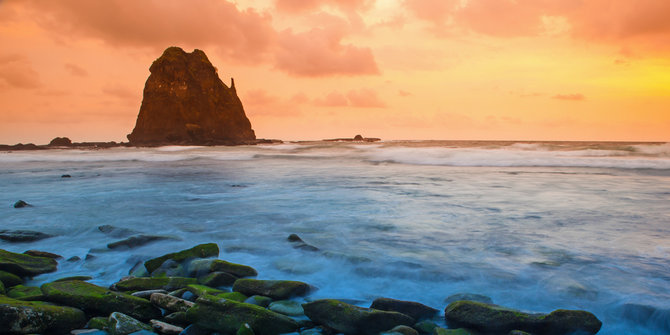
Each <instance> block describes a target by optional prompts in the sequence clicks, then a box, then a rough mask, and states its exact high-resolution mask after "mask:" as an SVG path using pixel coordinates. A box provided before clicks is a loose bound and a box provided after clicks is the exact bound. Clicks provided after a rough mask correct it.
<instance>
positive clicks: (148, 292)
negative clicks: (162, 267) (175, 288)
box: [130, 289, 168, 299]
mask: <svg viewBox="0 0 670 335" xmlns="http://www.w3.org/2000/svg"><path fill="white" fill-rule="evenodd" d="M154 293H161V294H168V291H166V290H160V289H159V290H146V291H137V292H133V293H131V294H130V295H132V296H133V297H138V298H143V299H149V298H151V295H152V294H154Z"/></svg>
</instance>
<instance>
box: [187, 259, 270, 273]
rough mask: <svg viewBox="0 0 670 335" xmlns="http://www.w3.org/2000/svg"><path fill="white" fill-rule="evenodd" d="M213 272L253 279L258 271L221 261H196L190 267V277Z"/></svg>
mask: <svg viewBox="0 0 670 335" xmlns="http://www.w3.org/2000/svg"><path fill="white" fill-rule="evenodd" d="M213 272H226V273H229V274H231V275H233V276H235V277H238V278H239V277H253V276H256V275H258V272H257V271H256V269H254V268H252V267H250V266H247V265H242V264H236V263H230V262H226V261H224V260H220V259H196V260H194V261H193V262H191V263H190V264H189V266H188V274H189V276H197V277H200V276H203V275H208V274H210V273H213Z"/></svg>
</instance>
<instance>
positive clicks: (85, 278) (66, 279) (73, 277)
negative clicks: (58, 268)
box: [54, 276, 93, 282]
mask: <svg viewBox="0 0 670 335" xmlns="http://www.w3.org/2000/svg"><path fill="white" fill-rule="evenodd" d="M91 279H93V277H91V276H70V277H65V278H59V279H56V280H54V282H57V281H68V280H81V281H88V280H91Z"/></svg>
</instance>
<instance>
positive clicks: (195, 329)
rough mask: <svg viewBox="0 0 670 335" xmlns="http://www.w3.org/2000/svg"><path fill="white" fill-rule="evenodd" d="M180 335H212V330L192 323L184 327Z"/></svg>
mask: <svg viewBox="0 0 670 335" xmlns="http://www.w3.org/2000/svg"><path fill="white" fill-rule="evenodd" d="M180 335H212V332H211V331H210V330H209V329H207V328H203V327H200V326H198V325H190V326H188V327H186V328H184V331H183V332H181V334H180Z"/></svg>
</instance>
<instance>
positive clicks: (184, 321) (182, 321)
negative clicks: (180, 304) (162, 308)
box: [164, 312, 191, 327]
mask: <svg viewBox="0 0 670 335" xmlns="http://www.w3.org/2000/svg"><path fill="white" fill-rule="evenodd" d="M164 319H165V321H167V322H169V323H170V324H173V325H178V326H182V327H184V326H188V325H190V324H191V321H189V320H188V317H187V316H186V312H174V313H170V314H168V315H166V316H165V317H164Z"/></svg>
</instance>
